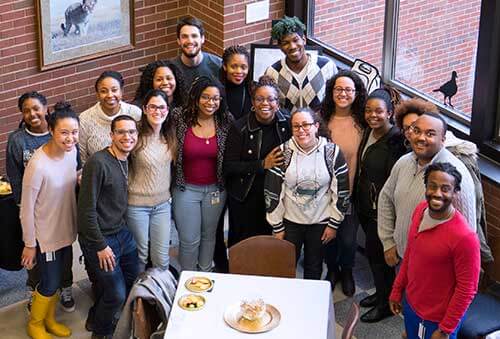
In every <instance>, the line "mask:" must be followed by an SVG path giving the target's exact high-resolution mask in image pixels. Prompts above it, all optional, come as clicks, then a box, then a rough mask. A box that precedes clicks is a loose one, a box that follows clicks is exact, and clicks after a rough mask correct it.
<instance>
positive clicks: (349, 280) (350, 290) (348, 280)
mask: <svg viewBox="0 0 500 339" xmlns="http://www.w3.org/2000/svg"><path fill="white" fill-rule="evenodd" d="M340 281H341V282H342V292H344V294H345V296H347V297H352V296H353V295H354V292H355V291H356V286H355V285H354V278H353V277H352V269H351V268H342V270H341V271H340Z"/></svg>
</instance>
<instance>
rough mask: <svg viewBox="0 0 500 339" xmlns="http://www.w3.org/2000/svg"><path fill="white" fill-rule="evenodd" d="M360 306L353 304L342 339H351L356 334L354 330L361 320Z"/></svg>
mask: <svg viewBox="0 0 500 339" xmlns="http://www.w3.org/2000/svg"><path fill="white" fill-rule="evenodd" d="M359 312H360V311H359V305H358V304H357V303H356V302H353V303H352V305H351V308H350V309H349V313H348V314H347V321H346V324H345V326H344V330H343V331H342V339H350V338H352V335H353V333H354V328H355V327H356V324H357V323H358V320H359Z"/></svg>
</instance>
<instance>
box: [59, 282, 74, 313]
mask: <svg viewBox="0 0 500 339" xmlns="http://www.w3.org/2000/svg"><path fill="white" fill-rule="evenodd" d="M61 306H62V309H63V311H65V312H73V311H74V310H75V300H74V299H73V289H72V288H71V287H65V288H63V289H61Z"/></svg>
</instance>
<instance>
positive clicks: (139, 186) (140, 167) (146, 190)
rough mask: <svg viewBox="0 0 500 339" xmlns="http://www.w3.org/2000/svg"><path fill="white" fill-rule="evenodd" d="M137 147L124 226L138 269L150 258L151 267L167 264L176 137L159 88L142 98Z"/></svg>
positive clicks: (172, 122)
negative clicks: (133, 244)
mask: <svg viewBox="0 0 500 339" xmlns="http://www.w3.org/2000/svg"><path fill="white" fill-rule="evenodd" d="M142 109H143V113H142V117H141V121H140V123H139V135H138V138H137V146H136V147H135V148H134V150H133V151H132V153H131V157H130V162H129V168H130V173H129V178H128V209H127V225H128V227H129V229H130V231H131V232H132V234H133V235H134V238H135V242H136V243H137V250H138V254H139V262H140V265H141V266H140V272H143V271H144V270H145V268H146V264H147V262H148V258H149V257H151V262H152V264H153V267H157V268H160V269H162V270H167V269H168V267H169V253H168V251H169V243H170V227H171V205H170V201H171V196H170V181H171V164H172V161H173V160H174V159H175V153H176V149H177V138H176V136H175V126H174V120H173V119H172V117H171V114H170V108H169V106H168V96H167V94H165V92H164V91H162V90H160V89H153V90H151V91H149V92H148V93H147V94H146V96H145V97H144V105H143V108H142Z"/></svg>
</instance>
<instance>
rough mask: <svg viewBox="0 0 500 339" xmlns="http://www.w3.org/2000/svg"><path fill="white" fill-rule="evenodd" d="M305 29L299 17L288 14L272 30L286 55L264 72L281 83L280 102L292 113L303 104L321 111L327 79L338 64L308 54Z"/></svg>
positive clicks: (273, 35) (333, 72) (272, 34)
mask: <svg viewBox="0 0 500 339" xmlns="http://www.w3.org/2000/svg"><path fill="white" fill-rule="evenodd" d="M305 31H306V26H305V25H304V24H303V23H302V22H301V21H300V20H299V19H298V18H297V17H293V18H290V17H287V16H285V17H284V18H283V19H280V20H278V22H277V23H276V24H274V26H273V29H272V31H271V36H272V38H273V39H274V40H276V41H277V42H278V45H279V47H280V49H281V51H282V52H283V54H285V57H284V58H283V59H281V60H279V61H277V62H275V63H274V64H273V65H272V66H270V67H268V68H267V70H266V73H265V74H266V75H268V76H270V77H271V78H273V80H274V81H275V82H276V83H277V84H278V87H279V89H280V101H281V105H282V107H284V108H286V109H287V110H288V111H290V112H294V111H295V110H297V108H302V107H309V108H310V109H312V110H313V111H318V110H319V108H320V106H321V101H322V100H323V98H324V96H325V85H326V81H327V80H328V79H330V78H331V77H332V76H334V75H335V74H336V73H337V66H335V64H334V63H333V61H331V60H330V59H328V58H327V57H323V56H319V55H316V54H308V53H306V50H305V46H306V37H305ZM329 95H331V93H330V94H329Z"/></svg>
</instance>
